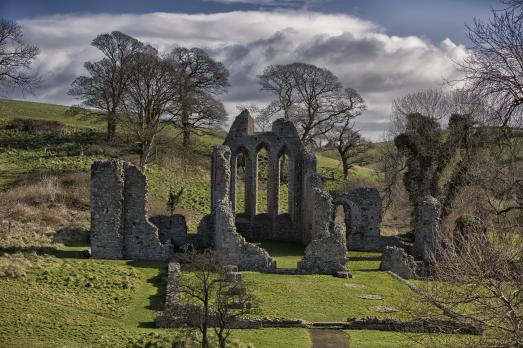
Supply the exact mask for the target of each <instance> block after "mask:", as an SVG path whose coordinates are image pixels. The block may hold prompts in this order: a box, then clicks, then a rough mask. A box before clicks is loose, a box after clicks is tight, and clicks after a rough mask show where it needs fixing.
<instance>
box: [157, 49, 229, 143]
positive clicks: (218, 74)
mask: <svg viewBox="0 0 523 348" xmlns="http://www.w3.org/2000/svg"><path fill="white" fill-rule="evenodd" d="M167 59H169V60H170V61H172V62H173V63H174V65H175V66H176V69H177V75H178V78H177V79H176V80H174V81H173V82H174V85H175V89H176V102H175V103H174V104H173V107H172V108H170V109H169V112H170V113H171V114H172V115H173V121H174V122H175V123H176V124H177V125H178V126H179V127H180V128H181V129H182V132H183V144H184V145H187V144H189V142H190V139H191V134H192V133H195V132H198V130H199V129H200V130H201V127H216V126H219V125H221V124H223V122H225V119H226V115H225V108H224V107H223V105H222V104H221V103H220V102H219V101H218V100H216V99H215V98H216V96H218V95H220V94H223V93H225V92H226V91H227V87H228V86H229V82H228V77H229V72H228V71H227V69H226V68H225V67H224V66H223V64H222V63H219V62H216V61H214V60H213V59H212V58H211V57H209V55H208V54H207V53H206V52H205V51H203V50H202V49H200V48H190V49H189V48H185V47H177V48H175V49H173V50H172V51H171V52H170V54H169V55H168V56H167Z"/></svg>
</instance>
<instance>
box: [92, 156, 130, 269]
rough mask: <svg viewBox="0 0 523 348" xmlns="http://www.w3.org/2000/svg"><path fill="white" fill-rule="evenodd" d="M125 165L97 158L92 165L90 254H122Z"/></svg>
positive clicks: (112, 256) (109, 256)
mask: <svg viewBox="0 0 523 348" xmlns="http://www.w3.org/2000/svg"><path fill="white" fill-rule="evenodd" d="M123 173H124V166H123V162H121V161H98V162H95V163H94V164H93V165H92V167H91V256H92V257H93V258H97V259H121V258H123V245H124V228H123V224H124V221H123V220H124V217H123V206H124V198H123V188H124V174H123Z"/></svg>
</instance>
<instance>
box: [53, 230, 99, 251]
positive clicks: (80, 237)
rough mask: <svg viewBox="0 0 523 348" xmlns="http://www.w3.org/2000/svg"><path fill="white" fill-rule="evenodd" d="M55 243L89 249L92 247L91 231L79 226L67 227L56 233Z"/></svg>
mask: <svg viewBox="0 0 523 348" xmlns="http://www.w3.org/2000/svg"><path fill="white" fill-rule="evenodd" d="M53 242H55V243H61V244H63V245H65V246H68V247H88V246H89V245H90V231H89V230H88V229H85V228H83V227H79V226H67V227H64V228H61V229H59V230H58V231H56V233H55V235H54V236H53Z"/></svg>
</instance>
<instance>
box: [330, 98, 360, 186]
mask: <svg viewBox="0 0 523 348" xmlns="http://www.w3.org/2000/svg"><path fill="white" fill-rule="evenodd" d="M345 94H346V100H347V101H348V103H349V105H350V108H349V109H347V111H346V113H345V114H344V115H343V118H340V119H339V121H338V122H337V123H336V124H335V125H334V126H333V127H332V129H331V130H330V131H329V132H328V133H326V137H327V139H328V141H329V143H330V144H331V145H332V146H334V147H335V148H336V150H337V151H338V154H339V155H340V159H341V164H342V167H343V178H344V179H345V180H346V179H347V178H348V176H349V170H350V169H351V168H352V167H353V166H354V165H356V164H363V163H365V158H364V156H363V155H364V154H365V152H366V151H367V150H368V145H369V143H368V142H367V141H366V140H365V139H363V137H362V136H361V134H360V133H359V132H358V131H357V130H354V119H355V118H356V117H358V116H360V115H361V113H362V112H363V111H365V110H366V109H367V106H366V104H365V101H364V100H363V98H362V97H361V96H360V95H359V94H358V92H356V91H355V90H353V89H349V88H347V89H345Z"/></svg>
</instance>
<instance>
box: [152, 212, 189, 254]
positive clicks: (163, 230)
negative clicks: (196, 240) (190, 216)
mask: <svg viewBox="0 0 523 348" xmlns="http://www.w3.org/2000/svg"><path fill="white" fill-rule="evenodd" d="M149 220H150V221H151V222H152V223H153V224H154V225H155V226H156V227H158V235H159V237H160V241H161V242H162V243H167V242H168V241H170V242H171V243H172V244H173V246H174V247H176V248H179V247H181V246H183V245H185V244H186V243H187V222H186V221H185V216H183V215H181V214H175V215H170V216H169V215H156V216H153V217H151V218H150V219H149Z"/></svg>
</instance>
